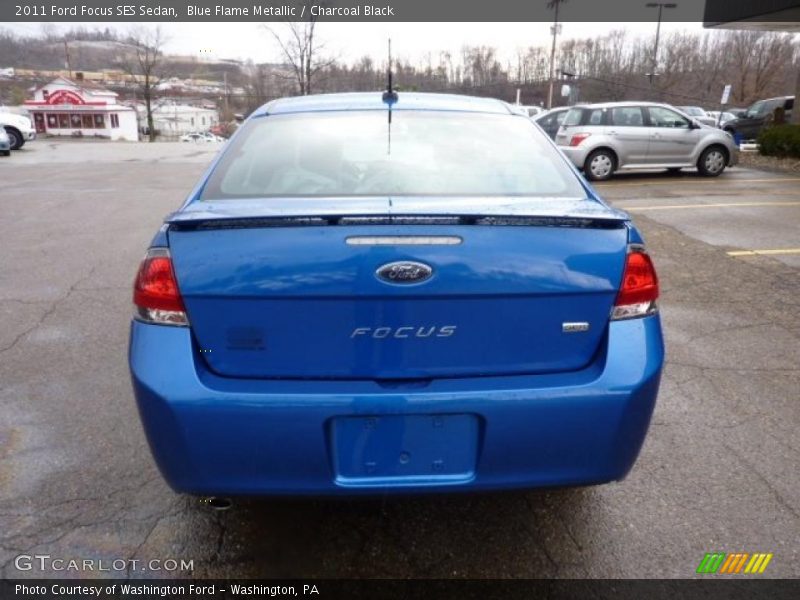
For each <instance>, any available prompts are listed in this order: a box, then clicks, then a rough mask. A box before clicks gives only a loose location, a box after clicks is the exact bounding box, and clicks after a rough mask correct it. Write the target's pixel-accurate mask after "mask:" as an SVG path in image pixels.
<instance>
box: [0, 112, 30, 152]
mask: <svg viewBox="0 0 800 600" xmlns="http://www.w3.org/2000/svg"><path fill="white" fill-rule="evenodd" d="M0 125H2V126H3V129H5V131H6V133H7V134H8V137H9V139H10V140H11V149H12V150H19V149H20V148H22V147H23V146H24V145H25V142H29V141H31V140H35V139H36V129H34V127H33V125H32V124H31V120H30V119H29V118H28V117H23V116H22V115H18V114H15V113H10V112H0Z"/></svg>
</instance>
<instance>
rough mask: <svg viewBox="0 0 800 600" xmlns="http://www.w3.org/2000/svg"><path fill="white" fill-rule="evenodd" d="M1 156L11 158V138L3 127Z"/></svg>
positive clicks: (0, 141) (0, 144) (0, 129)
mask: <svg viewBox="0 0 800 600" xmlns="http://www.w3.org/2000/svg"><path fill="white" fill-rule="evenodd" d="M0 156H11V138H9V137H8V134H7V133H6V130H5V129H3V128H2V127H0Z"/></svg>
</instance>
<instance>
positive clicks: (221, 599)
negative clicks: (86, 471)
mask: <svg viewBox="0 0 800 600" xmlns="http://www.w3.org/2000/svg"><path fill="white" fill-rule="evenodd" d="M798 593H800V582H798V581H796V580H780V579H760V578H757V577H753V576H731V577H715V578H709V579H697V580H674V579H670V580H614V579H602V580H558V579H556V580H530V579H528V580H520V579H502V580H491V579H490V580H457V579H454V580H438V579H427V580H426V579H410V580H387V579H365V580H344V579H340V580H317V581H314V580H246V579H245V580H240V581H234V580H227V581H226V580H181V579H162V580H112V579H94V580H92V579H63V580H55V579H39V580H5V581H3V582H1V583H0V597H1V598H3V600H8V599H12V598H13V599H24V598H28V599H31V600H33V599H36V600H64V599H65V598H69V599H70V600H90V599H103V600H132V599H138V600H162V599H164V598H168V599H171V600H172V599H174V600H200V599H203V600H227V599H231V598H308V599H314V598H319V599H321V600H328V599H331V598H335V599H338V598H347V599H351V600H355V599H362V598H363V599H370V600H378V599H383V598H403V599H409V600H410V599H414V600H417V599H429V598H457V599H459V600H470V599H476V600H478V599H480V600H493V599H498V600H500V599H502V600H509V599H513V598H525V599H526V600H534V599H538V598H543V599H548V600H559V599H562V598H564V599H566V598H581V599H585V600H594V599H598V600H599V599H606V598H608V599H611V598H614V599H616V600H627V599H631V600H634V599H636V600H641V599H645V598H646V599H647V600H678V599H681V598H692V599H695V598H703V599H708V600H717V599H719V600H723V599H724V600H751V599H761V598H763V599H765V600H766V599H770V600H784V599H785V600H789V599H790V598H791V599H792V600H794V599H795V598H797V597H798Z"/></svg>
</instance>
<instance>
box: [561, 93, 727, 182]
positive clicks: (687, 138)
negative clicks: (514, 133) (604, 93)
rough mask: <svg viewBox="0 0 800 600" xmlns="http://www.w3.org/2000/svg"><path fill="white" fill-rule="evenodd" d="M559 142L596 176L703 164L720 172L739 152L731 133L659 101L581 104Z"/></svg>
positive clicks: (710, 172)
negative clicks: (623, 170)
mask: <svg viewBox="0 0 800 600" xmlns="http://www.w3.org/2000/svg"><path fill="white" fill-rule="evenodd" d="M556 144H558V146H559V148H560V149H561V151H562V152H563V153H564V154H565V155H566V156H567V157H568V158H569V159H570V160H571V161H572V162H573V163H574V164H575V166H577V167H578V168H579V169H583V171H584V174H585V175H586V178H587V179H591V180H595V181H602V180H604V179H608V178H610V177H611V176H612V175H613V174H614V172H615V171H618V170H622V169H668V170H670V171H678V170H680V169H684V168H689V167H697V170H698V171H699V172H700V173H701V174H702V175H706V176H708V177H716V176H717V175H719V174H720V173H722V172H723V171H724V170H725V167H726V166H732V165H735V164H736V162H737V161H738V158H739V148H738V147H737V146H736V143H735V142H734V141H733V137H732V136H731V135H730V134H728V133H726V132H724V131H722V130H720V129H716V128H714V127H709V126H707V125H703V124H701V123H699V122H698V121H696V120H694V119H692V118H691V117H689V116H687V115H686V114H684V113H682V112H680V111H679V110H677V109H676V108H675V107H673V106H669V105H668V104H658V103H655V102H609V103H605V104H589V105H585V106H576V107H574V108H572V109H571V110H570V111H569V113H568V114H567V116H566V118H565V119H564V121H563V123H562V124H561V127H560V128H559V130H558V133H557V134H556Z"/></svg>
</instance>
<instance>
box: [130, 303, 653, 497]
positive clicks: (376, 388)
mask: <svg viewBox="0 0 800 600" xmlns="http://www.w3.org/2000/svg"><path fill="white" fill-rule="evenodd" d="M603 347H604V351H603V352H601V353H600V355H599V356H597V357H596V359H595V361H594V362H593V363H592V364H591V365H590V366H589V367H587V368H586V369H583V370H581V371H578V372H573V373H566V374H552V375H533V376H531V375H528V376H513V377H509V376H504V377H485V378H464V379H450V380H437V381H432V382H430V383H428V384H427V385H421V384H412V383H409V384H393V385H391V386H390V385H385V386H384V385H381V384H378V383H376V382H369V381H350V382H348V381H333V382H332V381H280V380H273V381H265V380H242V379H226V378H221V377H218V376H216V375H214V374H212V373H210V372H208V371H207V369H205V367H204V363H203V361H202V359H201V358H199V356H198V354H197V353H196V350H195V348H194V346H193V342H192V339H191V332H190V330H189V329H186V328H177V327H175V328H173V327H164V326H157V325H147V324H144V323H140V322H136V321H135V322H133V324H132V326H131V341H130V369H131V376H132V381H133V389H134V393H135V396H136V400H137V403H138V407H139V412H140V415H141V418H142V423H143V425H144V429H145V432H146V434H147V438H148V441H149V443H150V447H151V450H152V452H153V456H154V457H155V460H156V462H157V464H158V467H159V469H160V470H161V472H162V474H163V476H164V477H165V479H166V480H167V481H168V483H169V484H170V485H171V486H172V487H173V488H174V489H175V490H176V491H180V492H186V493H192V494H201V495H272V494H321V495H337V494H348V495H352V494H360V493H367V494H375V493H388V492H422V491H428V492H430V491H459V490H464V491H466V490H494V489H509V488H535V487H545V486H560V485H583V484H592V483H602V482H607V481H613V480H618V479H622V478H623V477H625V475H626V474H627V473H628V471H629V470H630V469H631V467H632V466H633V463H634V461H635V460H636V457H637V456H638V454H639V450H640V448H641V445H642V443H643V441H644V437H645V434H646V432H647V428H648V425H649V422H650V417H651V414H652V411H653V408H654V405H655V400H656V395H657V392H658V385H659V379H660V376H661V368H662V364H663V359H664V349H663V341H662V335H661V326H660V322H659V318H658V316H657V315H656V316H654V317H648V318H645V319H634V320H630V321H620V322H614V323H612V324H611V325H610V327H609V332H608V338H607V342H605V343H604V344H603ZM389 415H393V416H395V418H394V422H399V423H401V424H402V423H404V421H403V419H405V418H406V416H409V415H415V416H419V415H422V416H423V419H427V418H428V416H429V417H430V418H431V419H433V418H434V416H436V415H444V416H445V418H446V419H447V418H449V417H448V416H449V415H469V418H468V419H462V421H461V422H462V423H474V424H475V427H474V431H473V429H470V427H471V425H468V424H467V425H465V426H464V427H461V426H460V425H459V426H458V427H457V428H456V429H455V430H454V431H458V435H459V436H462V437H463V436H467V435H473V434H474V436H475V442H474V444H466V445H465V444H461V443H460V441H458V440H456V439H455V438H453V439H452V440H450V441H451V442H453V444H445V445H444V446H443V448H444V447H445V446H446V447H448V448H450V450H452V446H453V445H458V447H463V448H464V452H465V453H469V456H466V455H465V456H455V457H453V456H452V455H450V456H449V458H448V460H450V459H453V460H454V462H458V463H460V464H461V465H464V464H469V465H470V466H469V467H465V468H463V469H461V470H460V471H459V473H458V474H457V475H455V476H454V475H453V474H449V475H437V474H436V471H435V469H432V470H431V471H430V472H429V473H423V472H418V473H416V474H415V475H414V476H408V477H406V476H402V475H398V476H393V477H369V476H366V477H352V476H350V475H351V474H352V473H347V472H344V471H343V470H342V469H341V467H340V464H341V463H342V461H341V460H340V459H339V458H337V448H336V444H338V442H336V441H334V440H335V439H336V437H337V436H336V435H333V433H332V432H333V431H334V430H335V428H334V427H333V426H332V424H333V423H337V419H338V420H339V421H338V422H341V419H342V418H347V417H355V416H358V417H371V416H376V417H378V419H385V418H386V417H388V416H389ZM414 418H417V417H414ZM459 418H460V417H457V418H455V419H452V420H451V421H448V422H453V421H455V422H458V420H459ZM365 421H366V420H365ZM418 421H419V419H418ZM353 422H354V421H352V420H351V421H350V423H353ZM416 422H417V421H415V423H416ZM409 423H410V421H409ZM341 429H342V428H340V430H341ZM345 429H346V428H345ZM401 429H402V425H401ZM417 429H418V428H417ZM423 431H424V429H423ZM417 439H419V438H417ZM374 442H375V440H373V446H374ZM379 443H380V445H381V446H382V447H381V448H380V449H379V454H380V456H381V460H395V459H394V458H391V457H399V459H398V460H400V461H401V462H402V461H403V460H404V459H403V455H405V456H406V457H407V455H408V453H411V454H413V453H414V452H415V448H413V447H406V446H405V444H407V443H409V442H408V438H403V437H402V435H401V436H386V439H384V438H380V439H379ZM345 447H346V448H347V449H348V452H355V453H359V452H366V451H365V450H364V448H361V449H360V450H359V447H358V444H355V445H354V444H352V443H350V444H347V445H344V446H339V447H338V453H339V454H341V452H342V450H343V448H345ZM374 451H375V449H374V447H373V450H372V451H371V452H372V453H373V455H374ZM426 451H427V452H434V453H435V452H439V451H441V452H442V453H443V455H444V454H447V452H448V450H446V449H440V450H436V449H434V450H431V449H430V448H428V449H427V450H426ZM346 458H347V460H346V461H344V462H346V463H350V464H354V462H355V463H358V462H359V461H362V460H374V456H373V457H369V456H366V454H365V455H363V456H362V455H361V454H359V455H358V456H348V457H346ZM435 462H438V461H435ZM358 467H359V465H358V464H356V468H358ZM347 468H349V467H347ZM345 470H346V469H345Z"/></svg>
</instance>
